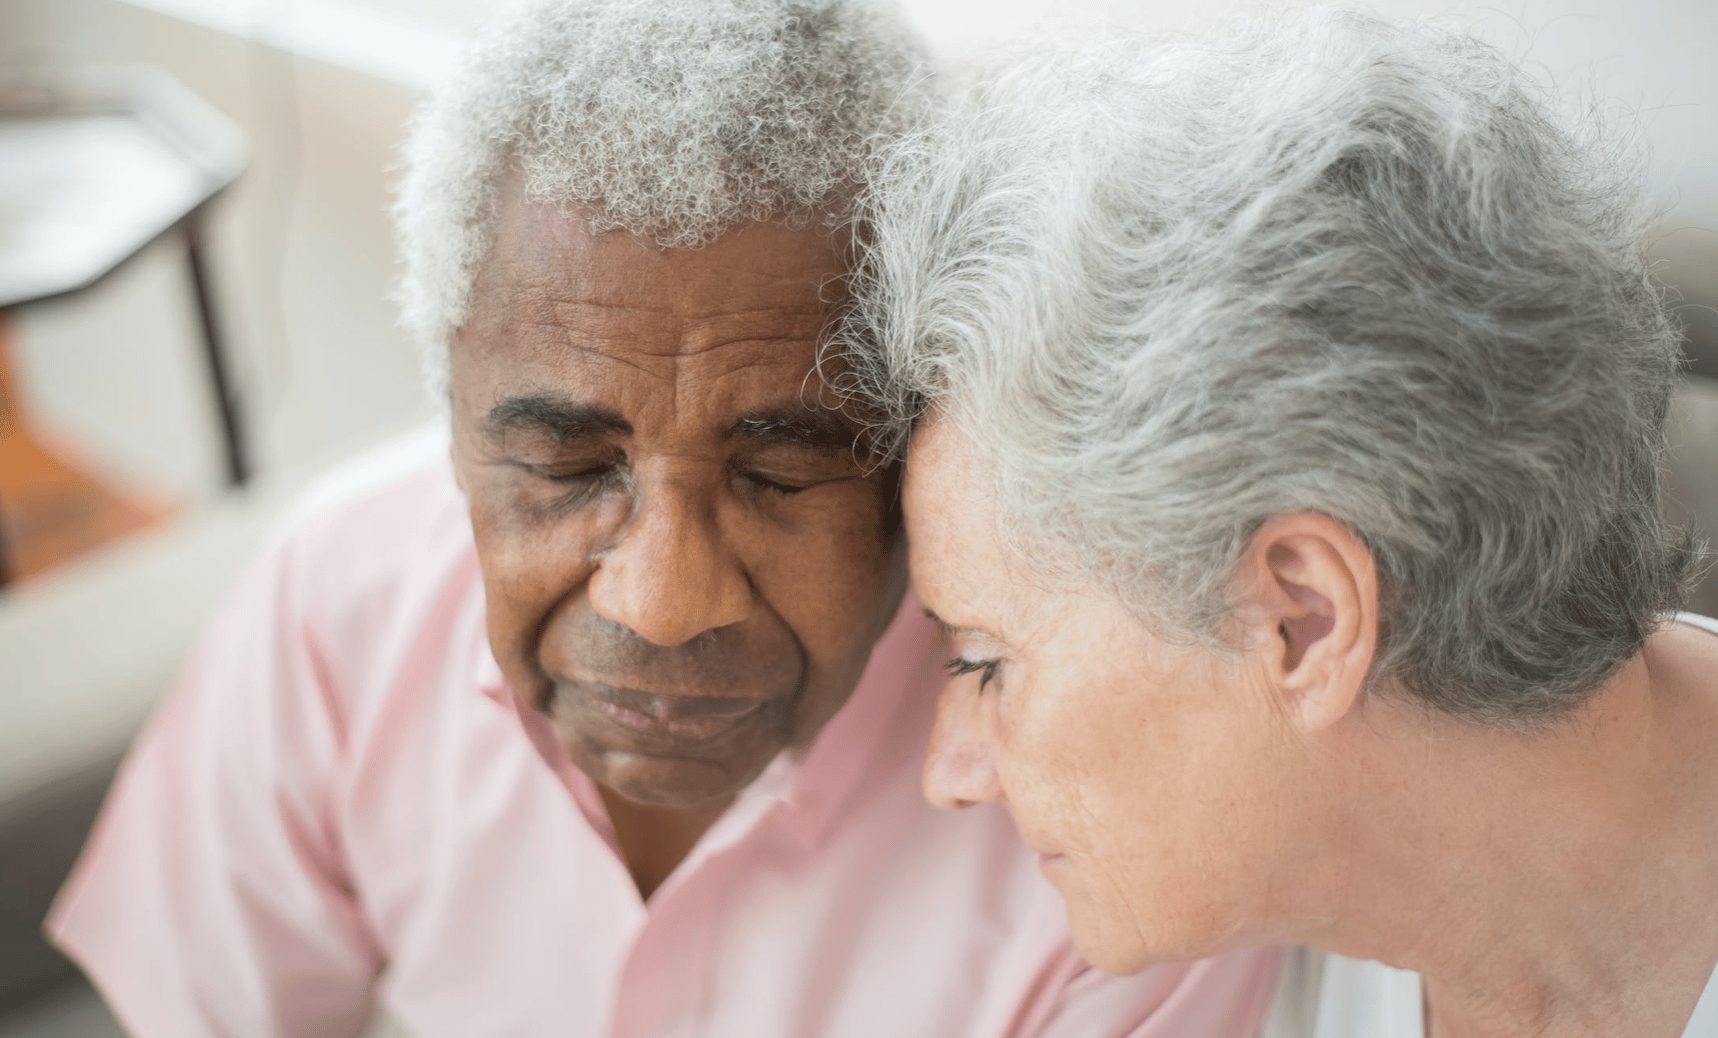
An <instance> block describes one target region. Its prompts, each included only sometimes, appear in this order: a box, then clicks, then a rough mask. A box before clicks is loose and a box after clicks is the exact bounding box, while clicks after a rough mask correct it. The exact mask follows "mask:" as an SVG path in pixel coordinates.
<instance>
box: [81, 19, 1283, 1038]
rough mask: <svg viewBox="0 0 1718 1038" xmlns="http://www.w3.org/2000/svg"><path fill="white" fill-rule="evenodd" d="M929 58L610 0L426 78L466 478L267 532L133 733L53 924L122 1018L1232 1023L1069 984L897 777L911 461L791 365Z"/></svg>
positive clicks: (1202, 996) (803, 348)
mask: <svg viewBox="0 0 1718 1038" xmlns="http://www.w3.org/2000/svg"><path fill="white" fill-rule="evenodd" d="M914 54H915V51H914V49H913V47H912V46H911V45H910V44H909V42H908V41H907V40H906V38H905V35H904V34H903V32H902V31H901V30H900V29H899V28H898V26H897V25H896V23H895V22H893V21H892V20H890V18H888V17H887V16H886V15H885V14H884V13H882V12H879V11H877V10H875V9H873V8H871V7H868V6H863V5H861V4H859V3H844V2H812V0H648V2H639V0H596V2H586V3H568V2H560V3H549V4H537V5H535V6H532V7H529V8H525V9H523V10H522V11H520V12H519V13H518V14H516V15H515V16H513V17H512V18H511V19H510V20H508V21H506V22H504V23H501V24H499V25H498V26H497V28H496V29H495V30H494V31H493V32H492V33H490V34H489V35H488V36H487V37H486V41H485V42H484V43H483V44H482V45H480V46H479V47H478V49H477V50H476V52H475V57H474V58H473V59H472V61H471V62H470V64H469V65H468V66H467V67H466V68H465V69H464V71H463V72H461V73H460V74H458V75H457V76H454V77H452V80H451V82H450V84H449V86H448V87H447V89H446V90H445V92H444V93H443V95H442V96H441V97H440V98H439V100H438V101H436V102H435V103H434V104H432V105H431V107H430V108H429V109H428V111H427V113H426V114H425V116H424V117H423V119H422V120H421V121H420V123H419V125H418V127H417V130H416V134H415V138H414V144H413V148H412V151H411V155H410V174H409V176H408V177H407V181H406V186H405V190H404V192H403V195H402V200H401V203H400V218H401V219H400V223H401V230H402V238H403V244H404V249H405V255H406V262H407V290H406V293H405V303H406V311H407V317H408V321H409V322H410V324H411V325H412V326H413V327H414V328H415V330H416V331H417V333H418V334H419V336H420V337H421V338H423V339H424V340H425V342H426V343H427V344H428V345H430V347H431V356H432V358H433V361H434V366H435V368H436V371H437V375H436V381H437V383H438V385H440V386H443V387H444V388H445V392H446V399H447V400H448V401H449V403H450V407H451V419H452V450H451V466H450V465H449V464H448V462H447V461H446V460H445V459H443V460H442V461H440V462H438V463H436V464H433V465H429V466H427V467H423V468H422V469H421V470H419V471H415V472H412V473H410V474H409V475H406V476H404V477H401V478H396V479H393V480H391V481H389V482H387V483H386V484H385V485H379V486H374V487H372V488H370V489H368V490H367V491H366V492H365V493H364V494H363V495H361V496H360V497H358V498H357V499H355V500H349V501H347V502H345V503H343V504H341V505H339V506H338V507H334V508H329V509H324V510H323V511H321V512H320V513H319V514H316V515H315V516H313V517H312V518H309V519H307V520H304V521H303V522H301V523H300V524H299V525H297V526H296V527H295V528H294V529H293V530H292V531H290V533H289V534H288V535H287V536H286V537H285V538H284V539H283V540H282V541H281V543H280V544H279V545H278V546H277V547H276V548H275V549H274V550H273V551H272V552H271V554H270V555H269V556H268V557H267V559H266V561H265V562H264V563H263V565H262V566H261V567H260V569H259V570H258V571H257V572H255V573H254V574H253V575H252V576H251V577H250V578H249V579H247V580H246V581H244V582H243V584H242V585H241V587H240V589H239V591H238V592H237V593H236V595H235V597H234V598H233V599H232V600H231V601H230V602H229V603H228V605H227V606H226V608H225V609H224V611H223V612H222V614H221V615H220V616H219V617H218V618H217V620H216V622H215V625H214V628H213V630H212V631H211V632H210V634H209V636H208V638H207V640H206V642H205V644H204V646H203V648H202V649H201V651H200V652H199V653H198V655H197V656H196V658H195V661H194V663H193V664H192V666H191V668H190V670H189V672H188V674H187V676H186V678H185V680H184V683H183V684H182V685H181V687H180V688H179V689H178V690H177V691H176V693H175V694H174V695H173V697H172V699H171V700H170V701H169V702H168V703H167V704H166V706H165V707H164V708H163V710H162V711H161V712H160V714H159V715H158V716H157V718H156V719H155V721H154V722H153V723H152V725H151V727H150V728H149V730H148V731H147V732H146V733H145V735H144V736H143V738H142V740H141V741H140V743H139V745H138V746H137V748H136V750H135V751H134V753H133V756H132V758H131V760H130V762H129V763H128V765H127V767H126V768H125V770H124V772H123V775H122V777H121V780H120V782H119V784H118V786H117V787H116V791H115V793H114V794H113V797H112V799H111V801H110V803H109V805H108V806H107V809H106V811H105V813H104V816H103V818H102V820H101V822H100V823H99V826H98V829H97V831H96V833H95V835H94V837H93V838H92V840H91V843H90V847H89V849H88V851H87V852H86V855H85V857H84V860H83V861H82V862H81V864H80V866H79V868H78V870H77V872H76V873H75V875H74V877H73V879H72V881H71V883H70V884H69V886H68V888H67V890H66V892H65V893H64V894H63V895H62V898H61V901H60V903H59V904H58V906H57V907H56V911H55V913H54V914H53V916H52V917H51V920H50V929H51V932H52V933H53V935H54V937H55V938H56V939H57V940H58V942H59V943H60V945H61V947H63V948H65V949H66V950H67V951H68V952H69V953H70V954H71V955H72V956H74V957H75V958H76V959H77V960H78V961H79V962H80V963H81V964H82V965H83V966H84V967H85V968H86V969H87V970H88V971H89V972H90V973H91V974H92V976H93V977H94V978H95V980H96V981H97V983H98V984H99V985H100V986H101V988H102V989H103V991H104V992H105V993H106V995H107V996H108V998H109V999H110V1001H111V1002H112V1003H113V1005H114V1007H115V1009H116V1011H117V1012H118V1014H119V1016H120V1017H121V1019H122V1020H123V1021H124V1022H125V1023H126V1025H127V1026H128V1027H129V1028H130V1029H131V1030H132V1031H134V1032H136V1033H138V1034H141V1035H160V1036H173V1038H184V1036H195V1035H215V1034H220V1035H237V1036H244V1038H251V1036H262V1035H305V1036H315V1038H325V1036H331V1035H342V1034H352V1033H354V1032H356V1031H357V1030H359V1029H361V1028H362V1027H363V1025H364V1021H365V1019H366V1018H367V1016H368V1014H369V1013H370V1010H371V1006H372V1003H373V1002H375V1001H380V1002H381V1003H382V1004H383V1005H384V1006H385V1008H386V1009H387V1010H388V1011H389V1013H390V1014H391V1015H392V1016H393V1017H395V1018H396V1019H397V1020H398V1021H399V1022H400V1023H401V1024H403V1025H404V1026H405V1028H406V1029H407V1030H408V1031H409V1032H410V1033H411V1034H414V1035H419V1036H434V1035H449V1036H459V1038H470V1036H481V1035H523V1036H534V1035H574V1036H587V1035H626V1036H639V1038H645V1036H650V1038H656V1036H669V1035H692V1034H697V1035H746V1036H749V1038H759V1036H781V1038H812V1036H833V1035H851V1036H865V1038H874V1036H885V1035H886V1036H890V1038H895V1036H914V1035H922V1036H925V1038H948V1036H965V1035H973V1036H1002V1035H1067V1036H1079V1038H1090V1036H1103V1035H1119V1034H1135V1035H1173V1036H1201V1038H1202V1036H1207V1035H1223V1034H1229V1033H1238V1031H1239V1030H1240V1029H1241V1028H1242V1027H1244V1023H1243V1022H1244V1021H1247V1020H1249V1019H1251V1018H1252V1016H1253V1015H1254V1014H1255V1011H1256V1007H1257V1005H1258V1003H1259V1000H1260V999H1261V998H1262V997H1264V996H1265V994H1266V989H1267V988H1268V986H1269V981H1270V976H1269V974H1270V973H1271V971H1272V969H1273V968H1274V959H1273V958H1272V957H1271V956H1270V955H1268V954H1260V953H1242V954H1239V955H1237V956H1234V957H1230V958H1228V959H1223V960H1211V961H1207V962H1203V963H1199V964H1196V965H1184V966H1172V967H1164V968H1161V969H1158V970H1156V971H1154V972H1150V973H1148V974H1146V975H1144V976H1142V977H1137V978H1129V979H1125V980H1124V979H1116V978H1112V977H1108V976H1106V975H1103V974H1099V973H1096V972H1093V971H1091V970H1090V969H1089V968H1088V967H1086V966H1085V965H1084V964H1083V963H1082V962H1081V960H1079V959H1078V958H1077V956H1076V955H1075V954H1074V952H1073V951H1072V949H1071V946H1070V945H1069V943H1068V940H1067V936H1066V933H1065V927H1064V923H1063V920H1062V914H1061V910H1060V907H1059V906H1058V904H1057V903H1056V900H1055V896H1054V892H1053V891H1052V890H1050V889H1049V888H1048V887H1047V886H1046V885H1045V884H1043V883H1042V881H1041V878H1040V877H1039V876H1038V874H1037V870H1036V867H1035V863H1034V861H1033V860H1032V859H1031V858H1030V856H1029V855H1026V854H1023V853H1022V852H1021V851H1019V850H1018V849H1017V848H1016V845H1015V844H1014V842H1013V839H1012V835H1011V833H1010V832H1009V830H1008V825H1007V821H1006V819H1005V818H1004V817H1003V816H1002V815H1001V814H1000V813H995V812H990V813H984V812H978V813H972V814H971V816H970V817H965V818H961V819H957V820H948V819H942V818H937V817H934V816H933V814H932V813H931V812H930V811H929V810H928V809H927V808H925V807H924V806H923V805H922V803H921V802H920V800H919V797H918V793H917V770H918V753H919V747H921V746H922V745H923V744H924V740H925V738H926V735H927V732H928V728H929V724H930V711H931V709H932V706H933V693H934V690H935V687H936V683H937V682H936V678H935V674H934V669H935V668H934V665H933V660H932V658H931V656H932V644H931V641H932V635H931V632H930V631H929V630H928V627H927V622H926V621H925V620H924V619H923V618H922V617H920V616H919V615H918V613H919V610H918V608H917V607H916V606H912V605H909V606H908V607H905V608H902V607H900V603H901V599H902V595H903V586H904V574H903V544H902V539H901V534H900V520H899V516H898V511H897V508H896V495H897V489H898V488H897V482H898V481H897V478H896V473H895V472H894V471H892V470H890V469H879V468H878V467H877V466H875V465H873V464H871V463H870V460H869V459H868V458H867V457H865V456H864V448H863V445H862V444H860V445H858V446H856V444H858V443H859V441H858V438H857V435H856V434H857V431H858V430H859V429H860V428H862V426H863V416H861V415H855V414H852V413H849V412H846V411H843V410H841V409H839V408H837V407H834V406H832V405H829V404H828V403H827V399H826V398H827V396H828V394H827V393H826V390H825V386H824V383H823V382H822V381H821V379H820V377H819V372H818V369H817V367H816V354H817V347H818V344H819V336H820V333H821V331H822V329H823V328H824V326H825V324H826V322H827V320H828V319H829V318H830V317H831V316H832V313H831V311H832V308H834V307H838V306H839V305H840V302H841V291H840V282H841V277H842V275H843V274H844V272H845V271H846V270H847V268H848V264H849V256H848V251H849V250H848V248H847V247H846V245H845V244H844V243H845V242H846V241H848V240H849V237H848V235H846V234H845V233H844V232H843V230H842V228H843V226H844V224H845V223H846V222H847V221H848V220H849V219H850V217H851V212H850V209H851V198H852V194H853V188H854V185H855V183H856V182H857V180H858V173H859V171H860V170H861V169H863V168H864V167H865V165H866V164H867V162H868V160H869V156H868V153H867V149H869V148H870V147H872V146H873V145H874V143H875V142H877V141H879V140H881V139H884V138H886V137H887V136H889V135H890V134H891V133H894V132H896V131H897V130H899V129H900V128H901V127H902V126H903V125H904V124H905V123H906V122H907V121H908V120H910V119H912V118H913V117H914V116H915V114H916V113H918V112H920V111H922V109H923V108H924V106H925V103H926V101H925V98H924V97H923V96H922V94H921V93H919V92H918V91H920V90H921V89H922V83H923V80H924V74H923V72H922V71H921V70H920V66H919V64H918V62H917V61H916V60H915V58H914ZM897 612H899V614H900V615H899V616H897Z"/></svg>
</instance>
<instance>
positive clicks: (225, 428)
mask: <svg viewBox="0 0 1718 1038" xmlns="http://www.w3.org/2000/svg"><path fill="white" fill-rule="evenodd" d="M202 239H203V236H202V230H201V228H200V226H199V223H198V221H196V220H193V221H191V222H190V223H188V224H186V226H185V256H186V259H187V260H188V261H189V262H190V264H191V283H192V286H193V287H194V288H195V289H196V290H197V316H198V318H199V320H200V321H201V323H202V327H203V353H204V356H205V359H206V360H207V361H208V363H209V383H210V386H211V388H213V389H214V391H215V405H216V407H218V408H219V409H220V413H221V432H222V434H223V436H224V437H225V444H226V463H227V482H228V483H230V484H231V485H233V486H235V487H236V486H241V485H242V484H244V482H245V481H246V480H248V479H249V478H250V475H251V469H250V458H249V455H248V454H247V452H246V449H245V430H244V425H243V422H242V421H241V420H240V415H239V406H238V399H237V397H236V396H235V395H234V393H233V381H232V373H231V371H229V370H228V367H227V354H226V348H225V345H224V343H223V341H222V339H221V329H220V325H219V324H218V323H217V322H216V320H215V299H214V296H213V294H212V293H211V291H210V288H209V268H208V263H207V261H206V260H205V259H204V256H203V240H202Z"/></svg>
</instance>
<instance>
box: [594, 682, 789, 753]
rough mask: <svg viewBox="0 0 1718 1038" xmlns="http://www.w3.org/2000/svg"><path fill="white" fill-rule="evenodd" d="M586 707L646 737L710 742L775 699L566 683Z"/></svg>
mask: <svg viewBox="0 0 1718 1038" xmlns="http://www.w3.org/2000/svg"><path fill="white" fill-rule="evenodd" d="M564 687H566V688H567V689H568V690H569V691H575V690H576V692H578V693H582V695H581V696H580V698H582V699H584V700H585V701H586V702H587V703H588V704H589V706H590V707H591V708H592V709H594V710H595V711H596V712H597V713H599V714H601V715H602V716H603V717H605V718H607V719H608V720H610V721H612V722H614V723H615V724H616V725H618V726H619V727H622V728H626V729H629V730H631V731H635V732H638V733H641V734H645V735H671V736H674V737H676V738H682V739H709V738H714V737H716V736H719V735H722V734H725V733H726V732H729V731H731V730H733V729H734V728H736V727H738V726H740V725H742V724H744V723H746V722H749V721H751V720H753V719H754V718H756V717H757V716H758V715H760V714H762V713H763V712H764V711H765V709H766V708H767V707H768V706H769V705H770V704H771V703H772V702H774V701H775V700H774V699H771V698H765V697H759V696H703V695H688V696H683V695H659V694H656V693H650V692H641V691H639V690H637V689H631V688H622V687H618V686H615V685H606V684H602V683H600V682H592V681H578V682H568V683H567V685H566V686H564Z"/></svg>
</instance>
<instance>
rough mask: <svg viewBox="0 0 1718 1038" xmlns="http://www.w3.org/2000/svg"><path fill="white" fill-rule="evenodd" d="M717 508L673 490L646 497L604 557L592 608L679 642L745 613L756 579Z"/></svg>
mask: <svg viewBox="0 0 1718 1038" xmlns="http://www.w3.org/2000/svg"><path fill="white" fill-rule="evenodd" d="M713 512H714V509H713V508H712V507H708V506H705V507H700V503H699V502H696V501H695V500H692V499H691V498H690V497H689V496H688V495H685V494H677V493H672V492H667V493H662V494H659V495H656V500H655V501H654V502H652V501H649V500H646V501H644V502H641V503H640V505H639V507H638V510H637V511H636V512H635V513H634V514H633V516H632V517H631V519H629V520H628V522H627V524H626V525H625V526H624V527H622V528H621V530H620V531H619V532H618V534H617V537H618V539H617V540H616V541H615V542H614V543H613V544H612V545H610V546H609V547H608V548H607V549H606V550H605V551H604V552H603V553H602V554H601V556H600V557H599V559H598V564H597V568H596V572H595V573H593V574H592V576H591V581H590V588H589V594H590V601H591V608H593V609H595V610H596V612H597V614H598V615H599V616H602V617H603V618H605V619H607V620H612V621H614V622H615V623H618V624H624V625H626V626H627V627H629V628H631V629H632V631H633V632H634V633H636V634H637V635H638V636H639V637H641V638H643V639H644V640H646V641H649V642H652V643H654V644H657V645H680V644H683V643H685V642H688V641H691V640H692V639H693V638H695V637H697V636H698V635H700V634H703V633H704V632H705V631H712V630H716V629H717V628H720V627H726V626H728V625H729V624H734V623H738V622H739V621H741V620H743V619H745V618H746V616H747V614H748V613H749V612H750V611H751V608H752V588H751V583H750V581H749V580H748V579H747V577H746V574H745V572H744V571H743V570H742V569H741V567H740V565H739V563H738V561H737V560H736V559H735V558H734V557H733V555H732V554H731V553H730V552H729V550H728V549H727V546H726V545H725V544H724V543H723V538H722V535H721V532H720V530H718V529H717V523H716V517H715V515H714V514H713Z"/></svg>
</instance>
